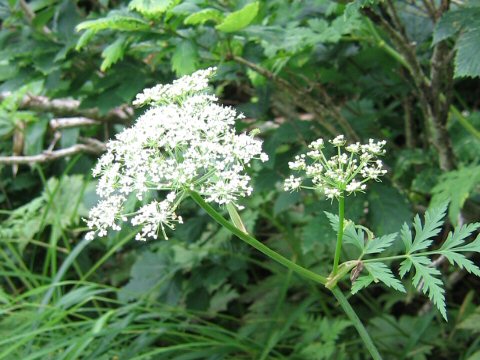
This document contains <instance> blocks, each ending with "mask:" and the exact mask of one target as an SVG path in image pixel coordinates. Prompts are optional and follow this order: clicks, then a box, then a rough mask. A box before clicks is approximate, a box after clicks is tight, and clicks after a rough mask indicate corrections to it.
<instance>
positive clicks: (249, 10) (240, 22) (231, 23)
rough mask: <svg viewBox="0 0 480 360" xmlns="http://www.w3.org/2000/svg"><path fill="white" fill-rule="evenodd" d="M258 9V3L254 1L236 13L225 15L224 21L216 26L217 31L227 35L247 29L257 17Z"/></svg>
mask: <svg viewBox="0 0 480 360" xmlns="http://www.w3.org/2000/svg"><path fill="white" fill-rule="evenodd" d="M259 7H260V5H259V2H258V1H256V2H253V3H250V4H248V5H246V6H245V7H243V8H242V9H240V10H238V11H235V12H233V13H231V14H229V15H227V17H225V19H224V20H223V21H222V22H221V23H220V24H219V25H217V26H216V28H217V30H220V31H222V32H226V33H229V32H235V31H239V30H241V29H243V28H245V27H247V26H248V25H250V23H251V22H252V21H253V19H255V17H256V16H257V14H258V10H259Z"/></svg>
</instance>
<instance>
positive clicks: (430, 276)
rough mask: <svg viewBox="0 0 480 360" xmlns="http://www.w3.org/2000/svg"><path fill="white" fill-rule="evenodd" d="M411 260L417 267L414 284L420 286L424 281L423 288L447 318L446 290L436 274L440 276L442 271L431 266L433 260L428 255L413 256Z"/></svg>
mask: <svg viewBox="0 0 480 360" xmlns="http://www.w3.org/2000/svg"><path fill="white" fill-rule="evenodd" d="M410 261H411V262H412V264H413V266H414V267H415V275H414V276H413V279H412V283H413V286H415V287H418V286H419V285H420V282H422V285H421V290H422V292H423V293H424V294H426V295H428V298H429V299H430V300H431V301H432V302H433V304H434V305H435V306H436V307H437V309H438V310H439V311H440V313H441V314H442V316H443V318H444V319H445V320H447V309H446V305H445V296H444V293H445V290H444V289H443V282H442V280H441V279H439V278H438V277H436V276H440V275H441V273H440V271H439V270H438V269H437V268H435V267H432V266H431V263H432V261H431V260H430V259H429V258H428V257H426V256H415V257H411V258H410Z"/></svg>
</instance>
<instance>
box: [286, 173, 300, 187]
mask: <svg viewBox="0 0 480 360" xmlns="http://www.w3.org/2000/svg"><path fill="white" fill-rule="evenodd" d="M301 185H302V179H301V178H296V177H295V176H293V175H290V177H289V178H288V179H286V180H285V184H284V189H285V191H294V190H298V189H299V188H300V186H301Z"/></svg>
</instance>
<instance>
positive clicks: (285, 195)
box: [273, 191, 300, 216]
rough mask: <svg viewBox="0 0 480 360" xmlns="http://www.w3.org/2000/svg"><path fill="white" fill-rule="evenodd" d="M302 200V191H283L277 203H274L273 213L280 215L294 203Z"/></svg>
mask: <svg viewBox="0 0 480 360" xmlns="http://www.w3.org/2000/svg"><path fill="white" fill-rule="evenodd" d="M299 200H300V193H299V192H285V191H284V192H281V193H280V194H279V195H278V197H277V199H276V200H275V203H274V205H273V213H274V215H275V216H276V215H278V214H280V213H281V212H283V211H285V210H287V209H288V208H290V207H291V206H292V205H293V204H296V203H297V202H298V201H299Z"/></svg>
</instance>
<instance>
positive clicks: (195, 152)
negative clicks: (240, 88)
mask: <svg viewBox="0 0 480 360" xmlns="http://www.w3.org/2000/svg"><path fill="white" fill-rule="evenodd" d="M214 71H215V69H207V70H201V71H198V72H196V73H194V74H193V75H191V76H185V77H183V78H181V79H179V80H176V81H175V82H174V83H173V84H172V85H159V86H156V87H154V88H152V89H147V90H145V91H144V92H143V93H142V94H139V95H137V100H136V104H145V103H149V104H151V105H152V107H151V108H150V109H148V110H147V111H146V112H145V113H144V114H143V115H142V116H140V117H139V119H138V120H137V122H136V123H135V125H134V126H133V127H131V128H129V129H126V130H124V131H123V132H121V133H119V134H118V135H117V136H116V139H115V140H111V141H110V142H109V143H108V144H107V153H106V154H104V155H103V156H102V157H101V158H100V160H99V162H98V164H97V165H96V166H95V168H94V170H93V175H94V176H97V177H100V179H99V182H98V186H97V193H98V195H99V196H100V197H101V198H103V200H101V201H100V202H99V203H98V205H97V206H96V207H95V208H93V209H92V210H91V211H90V217H89V219H88V220H87V225H88V226H89V228H91V229H92V231H91V232H89V233H88V234H87V237H88V238H89V239H93V238H94V237H95V236H96V235H97V236H105V235H106V234H107V230H108V229H109V228H112V229H117V230H118V229H119V226H120V225H119V223H120V222H121V221H128V220H130V222H131V224H132V225H134V226H140V227H141V230H140V232H139V233H138V234H137V237H136V238H137V239H138V240H146V239H147V238H157V237H158V234H159V233H160V231H161V232H162V234H163V236H164V237H165V238H166V234H165V227H168V228H170V229H174V227H175V224H176V223H177V222H179V223H181V222H182V218H181V217H180V216H178V215H177V214H176V213H175V211H176V209H177V207H178V205H179V204H180V202H181V201H182V199H183V198H184V197H185V196H186V195H187V194H188V192H189V191H196V192H198V193H200V195H202V196H204V197H205V200H206V201H208V202H214V203H217V204H227V203H235V202H236V201H237V200H238V199H239V198H240V197H244V196H247V195H250V194H251V192H252V188H251V186H250V177H249V176H248V175H247V174H245V172H244V170H245V167H246V166H249V163H250V161H251V160H252V159H260V160H262V161H266V160H268V157H267V155H266V154H264V153H263V152H262V148H261V147H262V143H261V141H260V140H258V139H255V138H254V134H253V133H251V134H240V135H237V134H235V130H234V124H235V122H236V120H238V119H241V118H242V115H239V114H237V112H236V111H235V109H233V108H230V107H224V106H221V105H219V104H218V103H217V101H218V99H217V98H216V97H215V96H212V95H208V94H206V89H207V88H208V78H209V77H210V76H211V75H212V74H213V72H214ZM158 192H159V193H160V194H161V193H165V192H167V193H168V195H167V196H166V198H165V199H164V200H163V201H152V202H150V203H148V204H146V205H144V206H142V207H141V208H140V209H138V210H137V211H135V212H133V213H129V214H126V213H125V211H124V204H125V201H126V200H127V198H128V197H129V196H130V195H131V194H134V195H135V196H136V197H137V199H138V200H144V199H146V198H147V196H146V194H148V193H153V194H154V195H156V193H158Z"/></svg>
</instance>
